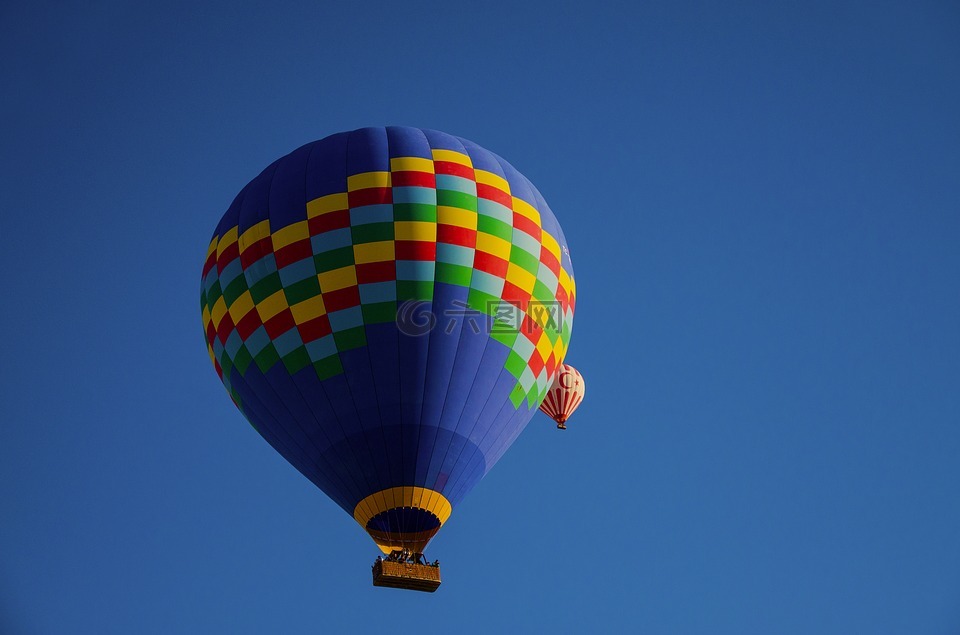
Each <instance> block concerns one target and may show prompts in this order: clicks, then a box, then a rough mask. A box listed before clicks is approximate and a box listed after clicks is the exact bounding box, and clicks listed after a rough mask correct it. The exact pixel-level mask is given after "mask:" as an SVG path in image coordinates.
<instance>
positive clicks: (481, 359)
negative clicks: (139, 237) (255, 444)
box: [201, 127, 576, 553]
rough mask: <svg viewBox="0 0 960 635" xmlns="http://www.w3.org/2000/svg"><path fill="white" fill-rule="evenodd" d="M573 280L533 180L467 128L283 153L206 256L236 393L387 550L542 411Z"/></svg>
mask: <svg viewBox="0 0 960 635" xmlns="http://www.w3.org/2000/svg"><path fill="white" fill-rule="evenodd" d="M575 293H576V287H575V284H574V279H573V269H572V266H571V263H570V257H569V252H568V250H567V244H566V240H565V239H564V236H563V232H562V231H561V229H560V225H559V224H558V223H557V219H556V218H555V217H554V215H553V213H552V212H551V211H550V208H549V207H548V206H547V204H546V202H545V201H544V199H543V197H542V196H541V195H540V192H538V191H537V189H536V188H535V187H534V186H533V185H532V184H531V183H530V181H528V180H527V179H526V178H525V177H524V176H523V175H521V174H520V173H519V172H517V171H516V170H515V169H514V168H513V167H512V166H511V165H510V164H509V163H507V162H506V161H504V160H503V159H501V158H500V157H498V156H497V155H495V154H493V153H491V152H489V151H487V150H484V149H483V148H481V147H479V146H477V145H476V144H474V143H471V142H470V141H466V140H464V139H461V138H459V137H454V136H450V135H447V134H444V133H441V132H436V131H432V130H419V129H416V128H399V127H388V128H364V129H360V130H355V131H353V132H345V133H341V134H335V135H332V136H330V137H327V138H325V139H322V140H320V141H316V142H313V143H309V144H307V145H305V146H303V147H301V148H299V149H297V150H294V151H293V152H291V153H290V154H288V155H287V156H285V157H283V158H281V159H279V160H277V161H276V162H274V163H273V164H271V165H270V166H269V167H267V169H265V170H264V171H263V172H262V173H261V174H260V175H259V176H257V177H256V178H255V179H253V180H252V181H251V182H250V183H249V184H248V185H247V186H246V187H244V188H243V190H242V191H241V192H240V194H239V195H238V196H237V197H236V199H235V200H234V201H233V204H232V205H230V207H229V209H228V210H227V212H226V213H225V214H224V215H223V218H222V219H221V221H220V224H219V225H218V226H217V229H216V232H214V235H213V240H212V241H211V243H210V246H209V249H208V251H207V259H206V263H205V264H204V267H203V284H202V293H201V306H202V311H203V326H204V329H205V331H206V338H207V344H208V352H209V354H210V358H211V359H212V361H213V364H214V366H215V368H216V370H217V373H218V374H219V375H220V377H221V379H222V380H223V384H224V386H225V387H226V388H227V391H228V393H229V394H230V396H231V397H232V399H233V402H234V403H235V404H236V406H237V407H238V408H239V409H240V411H241V412H242V413H243V414H244V416H245V417H246V418H247V419H248V420H249V422H250V423H251V424H252V425H253V427H254V428H255V429H256V430H257V432H259V433H260V434H261V435H262V436H263V437H264V439H266V440H267V441H268V442H269V443H270V444H271V445H272V446H273V447H274V448H275V449H276V450H277V451H278V452H279V453H280V454H282V455H283V456H284V458H286V459H287V460H288V461H289V462H290V463H291V464H293V465H294V467H296V468H297V469H298V470H299V471H300V472H301V473H303V475H304V476H306V477H307V478H309V479H310V480H311V481H312V482H313V483H315V484H316V485H317V487H319V488H320V489H321V490H323V491H324V492H325V493H326V494H327V495H328V496H330V498H332V499H333V500H334V501H335V502H336V503H337V504H338V505H340V507H342V508H343V509H344V510H346V512H347V513H348V514H350V515H351V516H353V517H354V518H355V519H356V521H357V522H358V523H359V524H360V526H361V527H363V528H364V530H366V531H367V533H369V534H370V536H371V537H372V538H373V540H374V541H375V542H376V543H377V545H379V547H380V548H381V549H382V550H383V551H384V553H391V552H395V551H397V550H409V551H411V552H422V551H423V549H424V547H425V546H426V544H427V542H429V541H430V539H431V538H432V537H433V536H434V535H435V534H436V533H437V531H438V530H439V529H440V527H441V526H442V525H443V524H444V523H445V522H446V521H447V519H448V518H449V517H450V514H451V512H452V510H453V508H454V507H456V505H457V503H459V502H460V501H461V500H462V499H463V497H464V496H465V495H466V494H467V493H468V492H469V491H470V490H471V489H472V488H473V487H474V486H475V485H476V484H477V482H478V481H479V480H480V479H481V478H482V477H483V476H484V475H485V474H486V473H487V472H488V471H489V470H490V468H492V467H493V465H494V464H495V463H496V462H497V460H498V459H499V458H500V457H501V455H503V453H504V452H505V451H506V450H507V448H509V447H510V444H511V443H513V441H514V439H516V438H517V435H519V434H520V432H521V431H522V430H523V429H524V427H525V426H526V424H527V422H528V421H529V420H530V418H531V417H532V416H533V414H534V413H535V412H536V410H537V408H538V406H539V405H540V402H541V400H542V399H543V397H544V395H545V393H546V391H547V388H548V387H549V386H550V385H551V383H552V382H553V379H554V375H555V374H556V373H557V370H558V368H560V365H561V363H562V362H563V359H564V355H565V354H566V352H567V346H568V343H569V340H570V329H571V327H572V325H573V312H574V306H575Z"/></svg>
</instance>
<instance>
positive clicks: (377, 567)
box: [373, 560, 440, 593]
mask: <svg viewBox="0 0 960 635" xmlns="http://www.w3.org/2000/svg"><path fill="white" fill-rule="evenodd" d="M373 586H382V587H390V588H393V589H409V590H410V591H426V592H427V593H433V592H434V591H436V590H437V588H438V587H439V586H440V567H439V566H433V565H431V564H415V563H412V562H392V561H390V560H377V561H376V562H374V563H373Z"/></svg>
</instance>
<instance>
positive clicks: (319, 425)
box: [264, 155, 362, 495]
mask: <svg viewBox="0 0 960 635" xmlns="http://www.w3.org/2000/svg"><path fill="white" fill-rule="evenodd" d="M289 156H290V155H287V157H289ZM287 157H284V158H287ZM279 167H280V163H279V162H278V163H277V169H279ZM304 171H306V168H304ZM276 174H277V170H274V172H273V174H272V175H271V176H270V186H269V187H268V188H267V205H266V206H267V218H268V219H269V218H271V214H270V211H271V210H270V193H271V192H272V191H273V180H274V178H275V177H276ZM304 198H306V197H304ZM304 204H306V202H304ZM272 234H273V230H272V228H271V235H272ZM271 248H272V245H271ZM321 292H322V291H321ZM284 295H286V292H285V291H284ZM294 328H296V327H294ZM279 363H281V364H282V363H283V362H282V360H281V361H280V362H279ZM289 376H290V383H291V385H292V386H293V388H294V390H295V391H296V393H297V394H298V395H299V396H300V399H301V400H302V401H303V403H304V405H305V406H306V408H307V411H309V412H310V414H311V415H312V416H313V420H314V422H315V423H316V424H317V428H318V429H320V430H323V425H322V424H321V423H320V419H319V418H318V417H317V413H316V411H314V409H313V406H311V405H310V401H309V400H308V399H307V398H306V397H305V396H304V394H303V391H302V390H300V385H299V384H298V383H297V382H296V381H295V380H294V378H293V375H289ZM264 377H265V378H266V379H267V383H269V384H271V385H273V383H272V382H271V381H270V378H269V377H268V376H267V374H266V373H264ZM274 389H276V387H274ZM324 395H326V390H324ZM278 396H279V395H278ZM331 409H332V405H331ZM290 414H291V418H292V419H293V420H294V422H296V424H297V427H299V428H300V430H301V432H303V434H304V436H305V437H306V438H307V440H309V441H310V445H312V446H313V449H314V451H315V452H316V453H317V454H318V455H319V456H322V453H321V452H320V451H319V449H318V448H317V446H316V444H315V443H314V442H313V440H312V439H311V438H310V435H309V434H307V431H306V430H304V428H303V425H301V423H300V420H299V419H298V418H297V417H295V416H292V415H293V413H292V412H291V413H290ZM334 415H336V412H334ZM324 434H325V435H326V431H325V430H324ZM327 439H328V440H329V436H328V437H327ZM344 440H346V437H344ZM334 447H335V446H334V445H333V444H332V443H331V444H330V449H331V450H333V449H334ZM319 456H318V458H319ZM361 495H362V492H361Z"/></svg>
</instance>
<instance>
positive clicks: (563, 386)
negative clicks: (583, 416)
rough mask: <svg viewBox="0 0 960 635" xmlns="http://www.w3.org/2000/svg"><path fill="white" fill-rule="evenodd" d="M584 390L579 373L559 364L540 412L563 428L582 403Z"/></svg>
mask: <svg viewBox="0 0 960 635" xmlns="http://www.w3.org/2000/svg"><path fill="white" fill-rule="evenodd" d="M586 390H587V386H586V384H585V383H584V381H583V375H581V374H580V371H578V370H577V369H576V368H574V367H573V366H571V365H570V364H561V365H560V369H559V370H558V371H557V373H556V375H554V378H553V383H552V384H551V386H550V389H549V390H547V394H546V396H545V397H544V398H543V402H542V403H541V404H540V410H542V411H543V412H544V413H545V414H546V415H547V416H549V417H550V418H551V419H553V420H554V421H556V422H557V423H558V424H560V427H563V424H564V423H566V421H567V419H569V418H570V415H572V414H573V413H574V411H575V410H576V409H577V408H579V407H580V404H581V403H583V397H584V395H586Z"/></svg>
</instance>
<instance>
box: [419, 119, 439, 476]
mask: <svg viewBox="0 0 960 635" xmlns="http://www.w3.org/2000/svg"><path fill="white" fill-rule="evenodd" d="M417 131H418V132H419V133H420V135H421V136H422V137H423V141H424V143H426V145H427V148H428V149H429V150H430V161H431V162H433V163H434V169H433V172H434V175H436V172H437V169H436V162H434V161H433V145H432V144H431V143H430V139H429V138H428V137H427V135H426V133H424V132H423V130H420V129H419V128H418V129H417ZM433 190H434V203H433V208H434V215H435V217H436V220H435V221H434V223H435V225H439V222H438V221H439V210H438V209H437V207H438V206H437V201H436V190H437V183H436V176H434V183H433ZM434 229H435V233H434V252H433V292H432V294H431V297H430V312H431V313H433V315H434V317H436V304H435V301H436V297H437V295H436V290H437V251H436V243H437V239H436V229H437V228H434ZM426 342H427V344H426V346H425V347H424V350H423V355H424V357H423V363H424V365H425V367H426V368H425V369H424V375H423V386H422V388H421V392H420V414H419V420H418V421H417V422H416V430H417V443H416V445H415V446H414V447H415V448H416V450H415V454H414V461H413V481H414V482H413V485H417V482H416V481H417V472H418V467H419V463H420V440H421V439H422V435H421V434H420V432H421V430H422V428H423V409H424V404H425V401H426V396H427V373H429V372H430V364H429V362H430V336H429V332H428V333H427V337H426ZM429 468H430V465H429V464H427V469H429ZM426 485H427V484H426V475H424V482H423V484H422V485H421V486H422V487H426Z"/></svg>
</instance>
